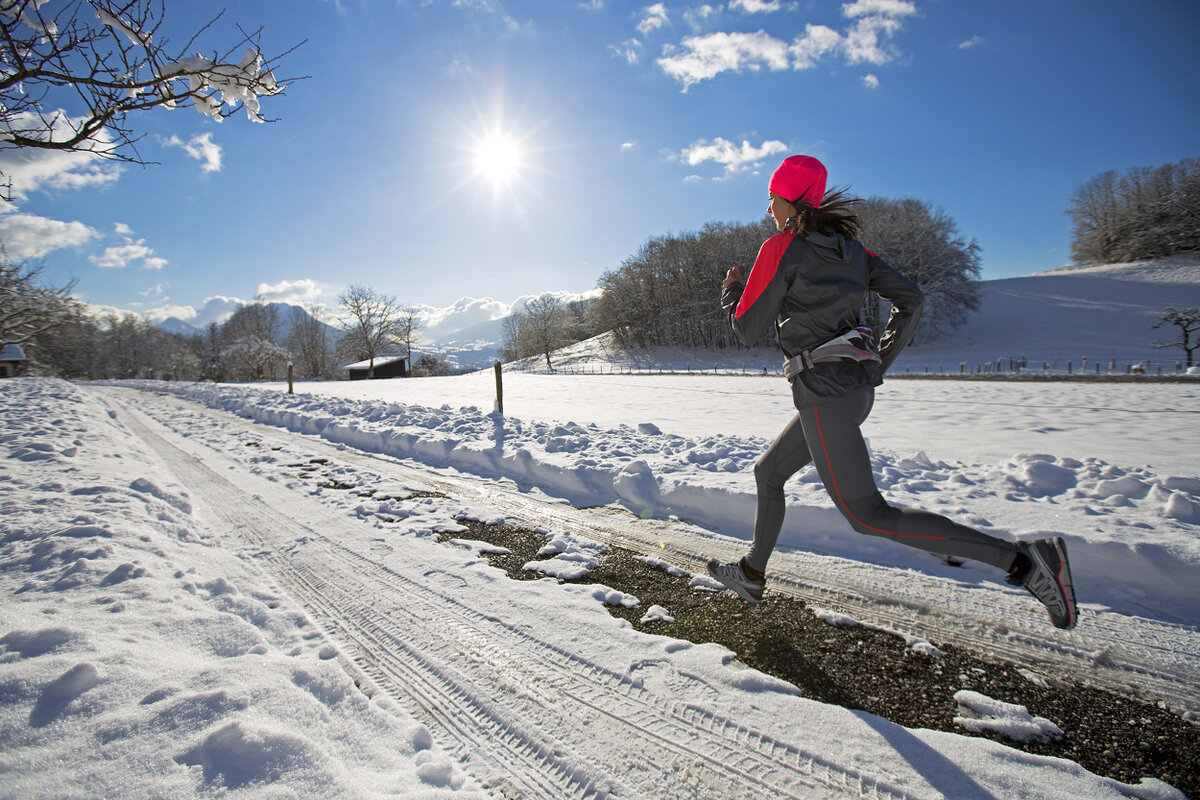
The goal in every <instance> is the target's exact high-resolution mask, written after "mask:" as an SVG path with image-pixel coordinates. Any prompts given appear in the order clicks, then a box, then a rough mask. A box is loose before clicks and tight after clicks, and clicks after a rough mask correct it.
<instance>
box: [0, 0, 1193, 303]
mask: <svg viewBox="0 0 1200 800" xmlns="http://www.w3.org/2000/svg"><path fill="white" fill-rule="evenodd" d="M167 5H168V13H167V19H168V28H169V31H168V32H175V36H176V38H177V39H180V40H183V39H186V38H187V37H186V36H184V35H183V34H184V32H187V33H191V32H193V31H194V29H196V28H198V27H199V26H200V25H201V24H203V23H204V22H206V21H207V19H208V18H209V17H210V16H212V14H213V13H215V11H216V10H219V8H220V6H213V7H212V9H211V10H208V9H207V8H206V7H208V6H209V5H210V4H208V3H185V2H181V0H168V3H167ZM198 7H199V8H198ZM237 25H240V26H242V27H243V28H246V29H253V28H257V27H258V26H263V27H264V29H265V30H264V33H263V37H262V43H263V49H264V52H265V53H266V54H267V55H268V56H270V55H273V54H277V53H280V52H283V51H285V50H287V49H288V48H291V47H292V46H293V45H295V44H297V43H298V42H300V41H302V40H307V41H306V42H305V44H303V46H301V47H300V48H299V49H298V50H296V51H295V52H294V53H292V54H290V55H288V56H287V57H286V58H284V59H283V60H282V62H281V63H280V64H279V65H278V66H277V68H276V75H277V76H278V77H280V78H283V77H292V76H308V77H307V78H306V79H305V80H299V81H294V82H292V83H290V84H289V86H288V88H287V91H286V94H285V95H283V96H276V97H268V98H264V99H263V113H264V115H265V116H267V117H269V118H272V119H275V120H277V121H274V122H270V123H267V124H254V123H251V122H249V121H247V120H246V119H245V118H244V117H242V116H238V117H235V118H232V119H229V120H226V121H225V122H223V123H221V124H216V123H214V122H213V121H212V120H210V119H208V118H206V117H204V116H202V115H200V114H197V113H196V112H195V111H193V110H190V109H177V110H174V111H166V110H156V111H153V112H149V113H146V114H143V115H142V116H141V117H139V118H137V119H136V120H135V124H136V126H137V128H138V129H139V131H141V132H143V133H144V138H143V139H142V140H141V142H139V145H138V147H139V151H140V154H141V156H142V157H143V158H145V159H147V160H150V161H156V162H160V164H158V165H153V166H147V167H145V168H141V167H135V166H130V165H117V164H113V163H99V164H97V163H89V162H84V161H80V160H75V161H69V160H64V159H59V160H57V161H46V162H45V163H44V164H41V165H40V166H39V167H38V169H36V170H35V169H33V168H31V167H28V165H27V167H26V168H25V169H24V171H18V172H17V175H18V181H17V185H16V189H17V199H16V201H15V202H14V203H11V204H8V207H7V208H6V209H4V213H2V214H0V238H2V239H3V240H4V241H5V243H6V245H7V247H8V248H9V251H10V253H12V254H14V255H17V256H25V255H29V256H34V257H37V258H40V259H41V260H42V261H43V262H44V264H45V273H44V274H45V275H46V277H48V278H50V279H51V280H55V281H62V280H66V279H68V278H74V279H75V280H76V281H77V285H76V294H77V295H78V296H79V297H81V298H82V299H84V300H86V301H88V302H91V303H93V304H96V305H101V306H109V307H113V308H118V309H123V310H130V311H136V312H138V313H142V314H145V315H147V316H149V317H151V318H158V317H164V316H168V315H175V316H179V317H182V318H184V319H189V318H191V319H196V320H198V321H204V320H203V316H204V311H203V310H204V307H205V304H206V303H209V310H210V311H211V310H213V309H215V308H216V307H218V306H219V305H221V303H227V302H228V299H240V300H249V299H251V298H253V297H254V296H255V295H258V294H261V295H263V296H264V297H267V298H269V299H278V300H286V301H289V302H296V303H301V304H305V303H309V302H314V301H316V302H324V303H327V304H330V305H334V304H336V297H337V295H338V294H339V293H340V292H341V291H342V290H344V289H345V288H346V287H347V286H349V285H350V284H361V285H366V286H371V287H373V288H376V289H378V290H379V291H382V292H385V293H388V294H392V295H395V296H396V297H397V298H399V299H400V300H401V301H402V302H405V303H409V304H414V305H428V306H434V307H442V306H449V305H451V304H453V303H454V302H455V301H456V300H457V299H459V298H462V297H471V298H484V297H490V298H495V299H496V300H498V301H501V303H507V302H511V301H512V300H514V299H516V298H518V297H520V296H523V295H531V294H537V293H540V292H543V291H565V292H584V291H587V290H590V289H593V288H594V287H595V286H596V283H597V280H598V279H599V277H600V276H601V274H602V273H603V272H605V271H606V270H612V269H616V268H617V267H619V266H620V264H621V262H622V261H623V260H624V259H626V258H627V257H629V256H630V255H632V254H633V253H634V252H635V251H636V250H637V249H638V247H639V246H640V245H641V244H642V243H643V242H645V241H646V240H647V239H648V238H650V237H652V236H657V235H661V234H664V233H667V232H671V231H674V232H682V231H691V230H696V229H698V228H700V227H701V226H702V225H704V224H705V223H706V222H710V221H724V222H747V221H751V220H753V219H756V218H758V217H759V216H761V215H762V214H763V213H765V209H766V180H767V177H768V176H769V174H770V172H771V171H772V170H773V169H774V167H775V165H776V164H777V163H778V162H779V161H780V160H781V159H782V158H783V157H784V156H786V155H788V154H790V153H807V154H810V155H815V156H817V157H819V158H821V159H822V160H823V161H824V162H825V163H826V165H827V166H828V168H829V172H830V181H831V183H833V184H837V185H847V186H849V187H850V188H851V190H852V191H853V193H855V194H858V195H860V196H872V195H879V196H884V197H893V198H899V197H916V198H919V199H922V200H925V201H927V202H929V203H930V204H932V205H934V206H937V207H940V208H942V209H944V210H945V211H946V212H947V213H948V214H949V215H950V216H951V217H953V218H954V219H955V220H956V221H957V222H958V224H959V227H960V229H961V231H962V233H963V234H965V235H966V236H967V237H969V238H975V239H977V240H978V242H979V244H980V245H981V247H982V258H983V266H984V278H987V279H995V278H1003V277H1011V276H1017V275H1026V274H1030V273H1032V272H1037V271H1041V270H1044V269H1048V268H1052V267H1055V266H1059V265H1062V264H1065V263H1067V262H1068V261H1069V247H1070V241H1069V234H1070V225H1069V220H1068V219H1067V217H1066V216H1065V214H1064V212H1065V211H1066V209H1067V206H1068V200H1069V197H1070V195H1071V193H1072V192H1073V191H1074V190H1075V189H1076V188H1077V187H1079V186H1080V185H1081V184H1083V183H1084V182H1086V181H1087V180H1089V179H1090V178H1092V177H1094V176H1095V175H1097V174H1099V173H1101V172H1104V171H1106V170H1110V169H1111V170H1117V171H1123V170H1125V169H1128V168H1129V167H1133V166H1142V165H1158V164H1163V163H1168V162H1173V161H1178V160H1180V159H1183V158H1189V157H1196V156H1200V92H1197V90H1196V87H1195V85H1194V83H1195V80H1196V77H1197V76H1198V75H1200V49H1198V48H1196V46H1195V40H1196V36H1197V34H1200V4H1197V3H1195V2H1193V0H1175V1H1171V0H1148V2H1140V3H1130V2H1127V1H1126V2H1108V1H1107V0H1086V1H1078V2H1066V1H1064V2H1055V0H1028V1H1027V0H1011V1H1005V0H995V1H994V2H963V1H958V0H954V1H952V0H913V1H912V2H904V1H903V0H856V1H855V2H825V1H823V0H822V1H817V0H802V1H801V2H788V1H787V0H777V1H776V2H768V1H767V0H731V1H728V2H709V3H700V2H695V3H681V2H663V3H645V2H641V3H637V2H635V3H625V2H617V0H588V1H585V2H579V0H553V1H551V0H544V1H543V2H518V1H517V0H456V1H455V2H451V1H450V0H443V1H438V0H425V1H423V2H417V1H414V2H404V1H403V0H400V1H399V2H398V1H397V0H239V1H238V2H237V3H234V4H231V5H230V6H229V10H228V11H227V13H226V14H225V16H224V17H223V18H222V19H221V20H219V21H218V22H217V24H216V25H215V26H214V27H213V28H212V30H210V31H209V32H207V33H206V34H205V35H204V37H203V38H202V39H201V40H200V42H199V46H200V49H203V50H207V51H212V50H218V49H223V48H225V47H227V46H230V45H232V44H233V42H234V40H235V39H236V38H237V28H236V26H237ZM76 110H77V109H76ZM67 111H68V112H70V111H72V109H71V108H70V107H69V106H68V107H67ZM485 142H490V143H491V144H490V145H486V146H491V147H494V148H496V152H497V155H495V156H494V157H493V158H492V159H491V161H490V162H488V163H489V164H491V166H490V167H489V168H488V169H487V170H481V169H480V168H479V159H478V158H477V154H478V153H479V152H480V150H481V149H482V148H484V147H485V144H484V143H485ZM505 153H508V154H509V155H507V156H506V155H505ZM506 163H507V165H508V167H509V168H508V169H507V170H506V169H503V168H502V167H503V166H504V165H505V164H506ZM714 294H715V291H714ZM214 297H216V298H226V299H227V300H216V301H211V302H210V299H211V298H214ZM198 313H199V315H200V316H199V317H196V316H195V315H197V314H198ZM189 315H191V316H189Z"/></svg>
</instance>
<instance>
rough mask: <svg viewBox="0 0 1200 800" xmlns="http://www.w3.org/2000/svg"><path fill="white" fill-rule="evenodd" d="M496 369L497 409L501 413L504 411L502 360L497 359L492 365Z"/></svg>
mask: <svg viewBox="0 0 1200 800" xmlns="http://www.w3.org/2000/svg"><path fill="white" fill-rule="evenodd" d="M492 368H493V369H495V370H496V411H497V412H498V413H500V414H503V413H504V379H503V378H501V377H500V362H499V361H497V362H495V363H494V364H493V365H492Z"/></svg>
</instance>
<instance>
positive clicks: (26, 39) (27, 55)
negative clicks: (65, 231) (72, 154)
mask: <svg viewBox="0 0 1200 800" xmlns="http://www.w3.org/2000/svg"><path fill="white" fill-rule="evenodd" d="M46 5H47V0H0V63H2V64H3V70H0V146H3V147H16V148H38V149H47V150H58V151H79V152H86V153H90V154H93V155H95V156H98V157H101V158H107V159H115V160H120V161H128V162H133V163H137V164H146V163H150V162H147V161H145V160H143V158H142V157H141V156H140V155H139V154H138V151H137V147H136V143H137V142H138V140H139V139H140V138H141V136H140V135H139V134H138V133H137V132H136V129H135V127H134V123H133V120H132V118H131V117H132V116H134V115H136V114H137V113H138V112H142V111H147V110H150V109H153V108H158V107H166V108H174V107H187V106H192V107H194V108H195V109H196V110H197V111H199V112H200V113H202V114H205V115H207V116H209V117H211V118H212V119H214V120H217V121H218V122H219V121H221V120H222V119H225V118H226V117H229V116H231V115H233V114H235V113H237V112H238V111H243V110H244V111H245V113H246V115H247V116H248V117H249V118H250V119H251V120H254V121H256V122H263V121H265V118H264V117H263V116H262V114H261V108H260V98H261V97H264V96H271V95H277V94H280V93H281V92H283V90H284V83H283V82H281V81H279V80H277V79H276V78H275V75H274V67H275V66H276V64H277V63H278V62H279V60H280V59H282V58H283V57H284V56H286V55H287V53H283V54H281V55H279V56H275V57H273V58H269V59H264V57H263V54H262V48H261V46H260V40H261V38H262V32H263V29H262V28H258V29H256V30H254V31H252V32H246V31H245V30H243V29H241V28H239V29H238V34H237V37H238V38H237V39H235V40H233V41H232V42H227V44H226V45H225V46H224V47H223V48H221V49H219V50H211V51H209V54H208V55H199V54H194V53H193V52H192V51H193V49H194V48H196V47H197V46H198V42H199V40H200V38H201V37H202V36H203V35H205V34H206V33H208V32H209V30H210V29H212V28H213V27H214V25H215V23H216V22H217V21H218V20H219V19H220V18H221V16H222V15H223V13H224V12H221V14H218V15H217V16H216V17H215V18H213V19H212V20H211V21H209V23H208V24H206V25H204V26H203V27H202V28H201V29H200V30H199V31H196V32H195V33H194V34H193V35H192V36H191V38H190V39H188V40H187V41H185V42H184V43H183V44H182V45H181V46H174V45H172V43H171V41H170V39H169V38H168V37H167V36H166V35H165V28H164V21H165V17H166V1H165V0H74V1H73V2H68V3H64V4H59V3H55V4H54V6H55V11H54V13H53V14H51V13H50V12H49V11H48V10H46V8H45V6H46ZM292 49H295V48H292ZM289 52H290V51H289ZM66 108H82V111H81V112H68V111H66V110H64V109H66ZM0 181H5V182H6V183H7V188H8V193H7V195H6V199H10V198H11V192H12V186H11V175H3V174H2V173H0Z"/></svg>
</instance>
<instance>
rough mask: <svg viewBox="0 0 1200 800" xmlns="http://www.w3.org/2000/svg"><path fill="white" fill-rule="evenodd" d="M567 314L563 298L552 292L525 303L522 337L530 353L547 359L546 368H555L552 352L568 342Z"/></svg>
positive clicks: (522, 318)
mask: <svg viewBox="0 0 1200 800" xmlns="http://www.w3.org/2000/svg"><path fill="white" fill-rule="evenodd" d="M566 322H567V316H566V312H565V311H564V309H563V304H562V300H560V299H558V298H557V297H555V296H554V295H552V294H544V295H541V296H540V297H535V298H534V299H533V300H530V301H529V302H528V303H527V304H526V305H525V313H524V315H523V316H522V317H521V319H520V326H521V327H522V328H524V333H523V334H522V338H523V339H524V340H525V341H526V342H527V343H528V345H529V348H530V350H531V352H530V353H529V355H534V354H536V355H540V356H544V357H545V359H546V369H553V365H552V364H551V363H550V354H551V353H553V352H554V351H555V350H557V349H558V348H560V347H562V346H563V345H565V344H566V340H565V338H564V335H563V334H564V329H565V327H566Z"/></svg>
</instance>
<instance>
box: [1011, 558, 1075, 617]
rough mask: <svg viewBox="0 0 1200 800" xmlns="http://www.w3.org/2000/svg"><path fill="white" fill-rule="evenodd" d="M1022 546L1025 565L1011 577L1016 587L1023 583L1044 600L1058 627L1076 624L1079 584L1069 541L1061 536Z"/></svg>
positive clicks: (1032, 593)
mask: <svg viewBox="0 0 1200 800" xmlns="http://www.w3.org/2000/svg"><path fill="white" fill-rule="evenodd" d="M1017 547H1018V549H1020V551H1021V554H1022V555H1023V556H1024V557H1025V558H1024V559H1018V560H1019V561H1021V562H1022V563H1021V566H1020V568H1018V569H1017V570H1015V571H1014V572H1012V573H1010V574H1009V576H1008V578H1007V580H1008V582H1009V583H1011V584H1013V585H1014V586H1023V587H1025V590H1026V591H1028V592H1029V593H1030V594H1031V595H1033V596H1034V597H1036V598H1037V599H1038V600H1039V601H1041V603H1042V605H1044V606H1045V607H1046V611H1047V612H1049V614H1050V621H1051V622H1052V623H1054V627H1056V628H1063V629H1070V628H1074V627H1075V622H1076V621H1077V618H1078V611H1077V610H1076V608H1075V586H1074V585H1073V584H1072V583H1071V565H1070V563H1068V561H1067V544H1066V542H1064V541H1063V539H1062V537H1061V536H1054V537H1052V538H1049V539H1037V540H1035V541H1032V542H1018V543H1017Z"/></svg>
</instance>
